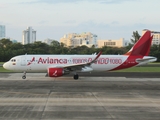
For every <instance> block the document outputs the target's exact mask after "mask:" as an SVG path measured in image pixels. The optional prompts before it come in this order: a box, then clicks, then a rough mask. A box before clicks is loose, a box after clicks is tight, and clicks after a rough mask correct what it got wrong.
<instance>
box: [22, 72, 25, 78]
mask: <svg viewBox="0 0 160 120" xmlns="http://www.w3.org/2000/svg"><path fill="white" fill-rule="evenodd" d="M22 79H26V71H24V72H23V76H22Z"/></svg>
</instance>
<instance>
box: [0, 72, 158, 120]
mask: <svg viewBox="0 0 160 120" xmlns="http://www.w3.org/2000/svg"><path fill="white" fill-rule="evenodd" d="M112 74H113V73H112ZM21 75H22V74H21V73H0V119H3V120H4V119H6V120H9V119H15V120H18V119H19V120H26V119H34V120H63V119H64V120H66V119H68V120H71V119H73V120H85V119H86V120H97V119H100V120H159V119H160V80H159V79H160V78H158V77H157V78H156V77H153V76H154V75H153V76H152V77H149V75H148V74H147V75H148V77H147V75H145V76H143V77H142V76H141V77H135V76H138V75H136V74H135V75H133V76H134V77H129V76H127V77H126V76H117V74H115V76H116V77H114V75H113V76H109V77H106V76H103V75H102V76H96V75H95V76H89V77H86V76H82V77H80V79H79V80H73V78H72V77H70V76H67V77H60V78H48V77H44V74H43V73H28V74H27V79H26V80H22V79H21Z"/></svg>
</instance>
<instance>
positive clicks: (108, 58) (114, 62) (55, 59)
mask: <svg viewBox="0 0 160 120" xmlns="http://www.w3.org/2000/svg"><path fill="white" fill-rule="evenodd" d="M152 38H153V36H151V32H150V31H146V33H145V34H144V35H143V36H142V37H141V38H140V39H139V40H138V41H137V43H135V45H134V46H133V47H132V48H131V49H130V50H129V51H128V52H127V53H126V54H124V55H101V54H102V52H99V53H98V54H97V55H20V56H15V57H13V58H11V59H10V60H9V61H8V62H6V63H4V64H3V67H4V68H5V69H8V70H13V71H21V72H23V76H22V78H23V79H25V78H26V72H46V73H47V74H46V75H47V76H49V77H60V76H63V75H65V74H69V73H73V74H74V77H73V78H74V79H78V78H79V76H78V73H79V72H92V71H113V70H120V69H124V68H129V67H133V66H138V65H143V64H146V63H149V62H154V61H156V60H157V58H155V57H151V56H148V54H149V51H150V46H151V42H152Z"/></svg>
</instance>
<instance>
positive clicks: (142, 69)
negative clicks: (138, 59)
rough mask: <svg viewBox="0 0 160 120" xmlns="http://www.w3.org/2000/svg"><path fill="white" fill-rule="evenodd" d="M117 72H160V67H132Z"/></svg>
mask: <svg viewBox="0 0 160 120" xmlns="http://www.w3.org/2000/svg"><path fill="white" fill-rule="evenodd" d="M115 72H160V67H132V68H127V69H123V70H117V71H115Z"/></svg>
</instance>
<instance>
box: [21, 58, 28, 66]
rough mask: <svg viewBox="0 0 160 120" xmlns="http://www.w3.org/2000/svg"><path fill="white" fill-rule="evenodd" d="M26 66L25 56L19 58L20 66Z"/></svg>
mask: <svg viewBox="0 0 160 120" xmlns="http://www.w3.org/2000/svg"><path fill="white" fill-rule="evenodd" d="M26 65H27V58H26V55H24V56H22V57H21V66H26Z"/></svg>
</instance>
